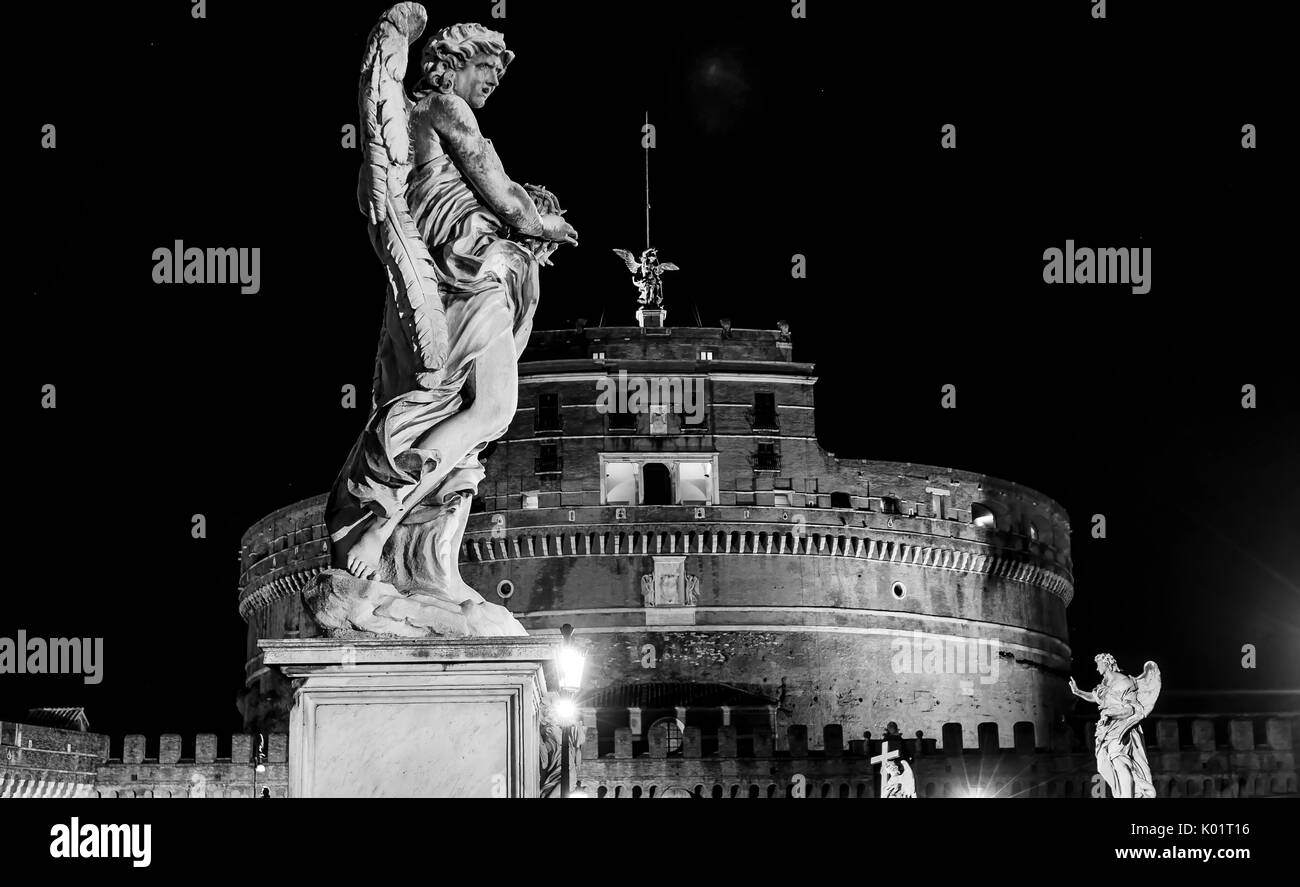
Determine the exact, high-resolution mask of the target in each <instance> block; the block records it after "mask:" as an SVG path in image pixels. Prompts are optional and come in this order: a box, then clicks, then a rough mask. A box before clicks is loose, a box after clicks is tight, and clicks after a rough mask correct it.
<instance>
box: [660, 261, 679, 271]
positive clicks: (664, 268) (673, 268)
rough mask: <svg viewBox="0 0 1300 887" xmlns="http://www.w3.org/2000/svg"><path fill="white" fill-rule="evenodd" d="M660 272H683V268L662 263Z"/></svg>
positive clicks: (670, 263) (669, 263)
mask: <svg viewBox="0 0 1300 887" xmlns="http://www.w3.org/2000/svg"><path fill="white" fill-rule="evenodd" d="M659 270H660V271H680V270H682V269H681V268H678V267H677V266H676V265H674V264H673V263H672V262H660V263H659Z"/></svg>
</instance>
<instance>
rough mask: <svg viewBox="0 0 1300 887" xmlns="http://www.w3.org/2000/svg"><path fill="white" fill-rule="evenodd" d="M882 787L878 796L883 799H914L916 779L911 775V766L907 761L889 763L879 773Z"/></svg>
mask: <svg viewBox="0 0 1300 887" xmlns="http://www.w3.org/2000/svg"><path fill="white" fill-rule="evenodd" d="M881 781H882V782H883V785H882V786H881V789H880V796H881V797H883V798H915V797H916V777H915V776H914V775H913V774H912V765H911V764H909V763H907V761H902V760H899V761H889V762H888V763H886V764H885V766H884V768H883V769H882V772H881Z"/></svg>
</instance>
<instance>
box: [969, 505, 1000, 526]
mask: <svg viewBox="0 0 1300 887" xmlns="http://www.w3.org/2000/svg"><path fill="white" fill-rule="evenodd" d="M970 522H971V523H973V524H974V525H975V526H977V527H988V528H989V529H990V530H996V529H997V528H998V522H997V519H996V518H995V517H994V516H993V512H992V511H991V510H990V509H989V507H988V506H987V505H980V504H979V503H978V502H974V503H971V507H970Z"/></svg>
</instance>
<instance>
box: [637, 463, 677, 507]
mask: <svg viewBox="0 0 1300 887" xmlns="http://www.w3.org/2000/svg"><path fill="white" fill-rule="evenodd" d="M641 479H642V481H644V483H645V504H646V505H672V504H673V477H672V473H671V472H670V471H669V470H668V466H667V465H665V464H664V463H662V462H647V463H646V464H645V466H644V467H643V468H642V469H641Z"/></svg>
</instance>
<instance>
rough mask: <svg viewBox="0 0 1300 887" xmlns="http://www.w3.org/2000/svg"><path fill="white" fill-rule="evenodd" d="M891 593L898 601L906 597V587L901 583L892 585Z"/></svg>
mask: <svg viewBox="0 0 1300 887" xmlns="http://www.w3.org/2000/svg"><path fill="white" fill-rule="evenodd" d="M893 591H894V597H896V598H898V599H899V600H900V601H901V600H902V599H903V598H905V597H907V586H906V585H904V584H903V583H901V582H895V583H894V589H893Z"/></svg>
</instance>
